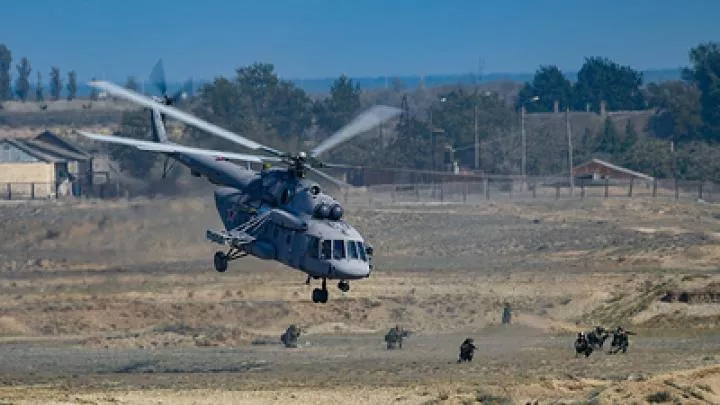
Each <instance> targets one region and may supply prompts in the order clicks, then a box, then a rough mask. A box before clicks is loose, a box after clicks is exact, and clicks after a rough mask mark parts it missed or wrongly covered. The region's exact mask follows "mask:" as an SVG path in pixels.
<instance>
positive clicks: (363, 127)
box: [310, 105, 402, 157]
mask: <svg viewBox="0 0 720 405" xmlns="http://www.w3.org/2000/svg"><path fill="white" fill-rule="evenodd" d="M400 113H402V110H401V109H399V108H395V107H390V106H386V105H376V106H374V107H371V108H369V109H367V110H365V111H364V112H363V113H362V114H360V115H358V116H357V117H356V118H355V119H354V120H352V121H351V122H350V123H349V124H347V125H345V126H344V127H342V128H340V130H339V131H337V132H335V133H334V134H333V135H332V136H330V137H329V138H327V139H326V140H324V141H322V142H320V145H318V146H316V147H315V148H314V149H313V150H312V151H311V152H310V156H312V157H317V156H318V155H320V154H321V153H323V152H327V151H328V150H330V149H331V148H334V147H335V146H337V145H338V144H340V143H342V142H345V141H347V140H348V139H350V138H352V137H354V136H357V135H359V134H361V133H363V132H366V131H368V130H370V129H372V128H374V127H376V126H378V125H380V124H382V123H384V122H385V121H388V120H390V119H391V118H394V117H396V116H398V115H400Z"/></svg>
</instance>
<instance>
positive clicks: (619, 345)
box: [608, 326, 635, 354]
mask: <svg viewBox="0 0 720 405" xmlns="http://www.w3.org/2000/svg"><path fill="white" fill-rule="evenodd" d="M634 334H635V333H634V332H630V331H629V330H625V329H623V328H622V327H621V326H618V327H617V329H615V331H614V332H613V339H612V343H611V344H610V347H612V348H615V350H614V351H613V349H610V351H609V352H608V353H610V354H615V353H617V352H619V351H621V350H622V352H623V353H627V349H628V347H629V346H630V339H629V338H628V335H634Z"/></svg>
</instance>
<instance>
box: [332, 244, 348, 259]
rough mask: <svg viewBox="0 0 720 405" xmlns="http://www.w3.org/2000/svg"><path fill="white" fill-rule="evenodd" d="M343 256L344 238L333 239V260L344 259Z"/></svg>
mask: <svg viewBox="0 0 720 405" xmlns="http://www.w3.org/2000/svg"><path fill="white" fill-rule="evenodd" d="M345 257H346V256H345V241H344V240H334V241H333V259H335V260H341V259H344V258H345Z"/></svg>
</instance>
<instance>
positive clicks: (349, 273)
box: [333, 260, 370, 280]
mask: <svg viewBox="0 0 720 405" xmlns="http://www.w3.org/2000/svg"><path fill="white" fill-rule="evenodd" d="M333 267H334V269H333V272H334V273H335V275H336V277H337V278H340V279H343V280H353V279H359V278H366V277H369V276H370V266H369V265H368V263H366V262H362V261H359V260H341V261H337V262H335V263H333Z"/></svg>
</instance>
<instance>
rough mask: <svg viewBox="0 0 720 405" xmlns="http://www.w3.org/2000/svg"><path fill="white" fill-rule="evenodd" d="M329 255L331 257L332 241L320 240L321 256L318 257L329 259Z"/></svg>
mask: <svg viewBox="0 0 720 405" xmlns="http://www.w3.org/2000/svg"><path fill="white" fill-rule="evenodd" d="M330 257H332V241H331V240H324V241H322V256H320V258H321V259H329V258H330Z"/></svg>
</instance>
